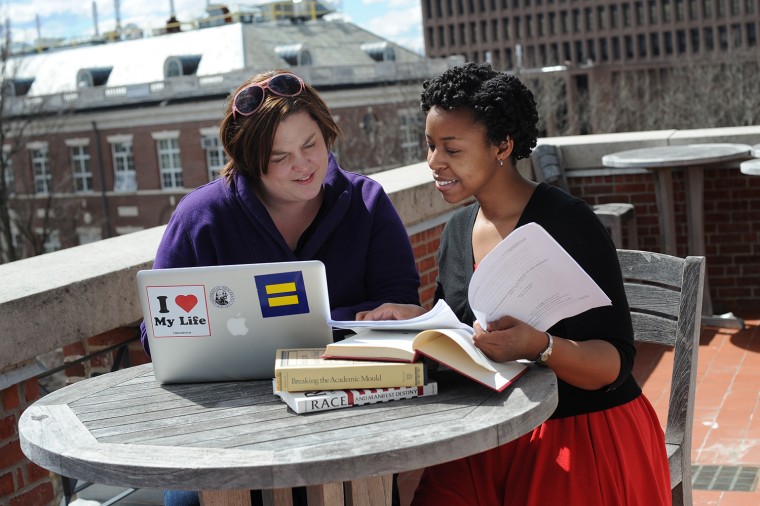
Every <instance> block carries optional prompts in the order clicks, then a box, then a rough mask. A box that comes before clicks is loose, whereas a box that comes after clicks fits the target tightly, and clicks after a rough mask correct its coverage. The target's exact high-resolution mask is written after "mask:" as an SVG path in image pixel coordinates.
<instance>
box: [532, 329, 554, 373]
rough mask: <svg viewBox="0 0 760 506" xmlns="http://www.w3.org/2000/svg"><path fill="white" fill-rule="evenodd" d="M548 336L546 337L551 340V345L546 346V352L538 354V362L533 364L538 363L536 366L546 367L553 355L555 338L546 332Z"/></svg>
mask: <svg viewBox="0 0 760 506" xmlns="http://www.w3.org/2000/svg"><path fill="white" fill-rule="evenodd" d="M544 334H546V337H547V338H549V344H548V345H547V346H546V348H545V349H544V351H542V352H541V353H539V354H538V357H536V360H534V361H533V362H535V363H536V365H541V366H545V365H546V361H547V360H549V357H551V355H552V348H554V337H552V335H551V334H550V333H548V332H544Z"/></svg>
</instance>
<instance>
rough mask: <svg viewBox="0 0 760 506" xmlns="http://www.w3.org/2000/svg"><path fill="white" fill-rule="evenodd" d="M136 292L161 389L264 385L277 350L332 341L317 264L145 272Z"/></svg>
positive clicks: (323, 282) (324, 281) (322, 270)
mask: <svg viewBox="0 0 760 506" xmlns="http://www.w3.org/2000/svg"><path fill="white" fill-rule="evenodd" d="M137 285H138V292H139V296H140V302H141V304H142V310H143V317H144V319H145V328H146V331H147V334H148V341H149V344H150V350H151V355H152V358H153V369H154V372H155V375H156V379H157V380H158V381H159V382H161V383H182V382H202V381H232V380H245V379H269V378H272V377H273V375H274V358H275V351H276V350H277V348H301V347H309V348H317V347H323V346H325V345H326V344H328V343H330V342H332V331H331V329H330V327H329V325H328V323H327V322H328V319H329V317H330V304H329V298H328V293H327V278H326V275H325V267H324V265H323V264H322V262H319V261H316V260H309V261H302V262H282V263H266V264H244V265H220V266H209V267H189V268H179V269H156V270H144V271H140V272H138V273H137Z"/></svg>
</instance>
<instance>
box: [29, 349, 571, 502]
mask: <svg viewBox="0 0 760 506" xmlns="http://www.w3.org/2000/svg"><path fill="white" fill-rule="evenodd" d="M436 379H437V380H438V383H439V393H438V395H435V396H430V397H419V398H415V399H408V400H398V401H392V402H387V403H381V404H373V405H367V406H358V407H352V408H345V409H337V410H332V411H323V412H319V413H311V414H305V415H296V414H295V413H293V412H292V411H290V410H289V409H288V408H287V406H286V405H285V404H284V403H283V402H281V401H280V400H279V398H278V397H276V396H274V395H273V394H272V383H271V381H245V382H229V383H198V384H181V385H179V384H178V385H163V386H162V385H159V384H158V383H157V382H156V381H155V379H154V376H153V370H152V366H151V364H146V365H142V366H137V367H132V368H128V369H124V370H121V371H117V372H113V373H109V374H105V375H102V376H98V377H95V378H91V379H88V380H85V381H82V382H79V383H75V384H73V385H70V386H67V387H65V388H62V389H60V390H58V391H55V392H53V393H51V394H48V395H46V396H45V397H43V398H42V399H40V400H38V401H37V402H35V403H34V404H32V405H31V406H30V407H29V408H28V409H26V411H24V413H23V415H22V416H21V418H20V420H19V436H20V440H21V447H22V450H23V451H24V453H25V454H26V455H27V457H29V459H30V460H32V461H33V462H35V463H37V464H39V465H41V466H42V467H44V468H47V469H49V470H52V471H54V472H56V473H59V474H62V475H65V476H68V477H71V478H77V479H80V480H87V481H92V482H95V483H101V484H110V485H120V486H127V487H143V488H144V487H150V488H179V489H183V488H187V489H193V490H197V489H259V488H261V489H273V488H284V487H292V486H301V485H314V484H320V483H330V482H336V481H350V480H353V479H358V478H364V477H368V476H379V475H387V474H391V473H395V472H401V471H408V470H413V469H418V468H421V467H425V466H428V465H433V464H437V463H441V462H445V461H448V460H452V459H456V458H460V457H464V456H467V455H472V454H474V453H478V452H481V451H484V450H487V449H490V448H494V447H496V446H498V445H500V444H503V443H505V442H507V441H510V440H512V439H515V438H517V437H519V436H521V435H522V434H525V433H526V432H529V431H530V430H531V429H533V428H534V427H536V426H538V425H539V424H540V423H541V422H543V421H544V420H545V419H547V418H548V417H549V416H550V415H551V413H552V412H553V411H554V409H555V407H556V405H557V381H556V377H555V376H554V373H553V372H552V371H551V370H550V369H548V368H540V367H535V366H531V367H530V369H529V370H528V371H527V372H526V373H525V374H524V375H523V376H521V377H520V378H518V379H517V380H516V382H515V383H514V384H513V385H511V386H510V387H508V388H507V389H506V390H505V391H504V392H501V393H497V392H493V391H491V390H489V389H487V388H485V387H482V386H480V385H478V384H476V383H475V382H473V381H470V380H468V379H466V378H464V377H462V376H460V375H458V374H455V373H452V372H450V371H448V372H445V373H438V375H437V378H436Z"/></svg>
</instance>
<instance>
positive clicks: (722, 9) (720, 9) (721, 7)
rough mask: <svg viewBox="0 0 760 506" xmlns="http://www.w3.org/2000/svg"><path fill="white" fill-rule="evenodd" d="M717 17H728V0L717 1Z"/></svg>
mask: <svg viewBox="0 0 760 506" xmlns="http://www.w3.org/2000/svg"><path fill="white" fill-rule="evenodd" d="M715 16H716V17H718V18H723V17H726V0H716V1H715Z"/></svg>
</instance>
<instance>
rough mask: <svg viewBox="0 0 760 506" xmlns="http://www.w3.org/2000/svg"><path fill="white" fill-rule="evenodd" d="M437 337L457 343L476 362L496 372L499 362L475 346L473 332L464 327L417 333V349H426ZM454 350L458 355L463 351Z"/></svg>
mask: <svg viewBox="0 0 760 506" xmlns="http://www.w3.org/2000/svg"><path fill="white" fill-rule="evenodd" d="M437 339H446V340H449V341H452V342H453V343H455V344H456V345H457V346H458V347H459V348H460V349H461V350H462V351H463V352H464V353H466V354H467V356H468V357H470V360H472V361H473V362H474V363H475V364H477V365H478V366H480V367H482V368H483V369H487V370H489V371H491V372H496V366H497V363H496V362H493V361H492V360H491V359H489V358H488V357H486V355H485V353H483V352H482V351H480V349H478V348H477V347H475V343H473V342H472V334H471V333H469V332H467V331H465V330H462V329H437V330H427V331H423V332H420V333H419V334H417V337H415V338H414V347H415V349H419V350H424V349H425V345H426V344H427V343H429V342H431V341H434V340H437ZM451 350H452V352H454V351H456V353H457V354H458V355H461V352H459V351H458V350H456V349H454V348H451Z"/></svg>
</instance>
